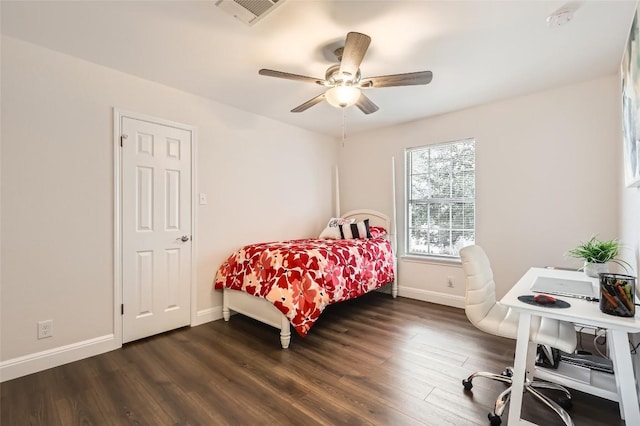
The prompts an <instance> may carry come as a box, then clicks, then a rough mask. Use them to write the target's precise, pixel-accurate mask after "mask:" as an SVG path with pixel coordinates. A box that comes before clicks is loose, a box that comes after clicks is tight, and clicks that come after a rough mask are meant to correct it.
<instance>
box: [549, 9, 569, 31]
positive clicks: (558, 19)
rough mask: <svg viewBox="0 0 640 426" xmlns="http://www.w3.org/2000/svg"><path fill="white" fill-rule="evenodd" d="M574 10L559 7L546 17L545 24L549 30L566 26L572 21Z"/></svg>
mask: <svg viewBox="0 0 640 426" xmlns="http://www.w3.org/2000/svg"><path fill="white" fill-rule="evenodd" d="M573 13H574V10H573V9H571V8H568V7H561V8H560V9H558V10H556V11H555V12H553V13H552V14H551V15H549V16H548V17H547V24H548V25H549V26H550V27H551V28H555V27H561V26H563V25H566V24H568V23H569V21H571V20H572V19H573Z"/></svg>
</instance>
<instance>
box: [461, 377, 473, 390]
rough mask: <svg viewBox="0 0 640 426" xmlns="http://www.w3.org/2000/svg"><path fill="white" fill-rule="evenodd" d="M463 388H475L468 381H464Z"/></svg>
mask: <svg viewBox="0 0 640 426" xmlns="http://www.w3.org/2000/svg"><path fill="white" fill-rule="evenodd" d="M462 386H464V390H471V388H472V387H473V383H471V382H470V381H469V380H467V379H462Z"/></svg>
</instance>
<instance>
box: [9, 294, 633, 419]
mask: <svg viewBox="0 0 640 426" xmlns="http://www.w3.org/2000/svg"><path fill="white" fill-rule="evenodd" d="M514 347H515V342H514V341H513V340H508V339H502V338H498V337H494V336H490V335H487V334H485V333H483V332H480V331H478V330H476V329H475V328H474V327H473V326H472V325H471V324H470V323H469V322H468V321H467V319H466V317H465V315H464V312H463V311H462V310H460V309H455V308H449V307H444V306H440V305H434V304H430V303H425V302H419V301H415V300H410V299H405V298H398V299H395V300H394V299H392V298H391V297H390V296H389V295H386V294H380V293H374V294H370V295H367V296H364V297H362V298H360V299H358V300H355V301H350V302H345V303H342V304H338V305H335V306H331V307H329V308H328V309H327V310H326V311H325V313H324V314H323V316H322V317H321V319H320V321H319V322H318V323H317V324H316V325H315V326H314V328H313V329H312V330H311V333H310V334H309V336H308V337H306V338H304V339H303V338H300V337H299V336H297V335H295V336H293V339H292V342H291V347H290V348H289V349H287V350H283V349H281V348H280V340H279V336H278V331H277V330H275V329H273V328H271V327H269V326H265V325H263V324H260V323H258V322H256V321H253V320H251V319H249V318H246V317H243V316H241V315H234V316H233V317H232V318H231V321H230V322H229V323H225V322H224V321H222V320H220V321H215V322H212V323H208V324H205V325H201V326H198V327H193V328H185V329H180V330H176V331H173V332H170V333H165V334H162V335H158V336H155V337H151V338H148V339H144V340H140V341H137V342H134V343H130V344H127V345H125V346H124V347H123V348H122V349H120V350H116V351H113V352H109V353H106V354H102V355H99V356H95V357H92V358H89V359H85V360H82V361H78V362H75V363H72V364H68V365H64V366H60V367H57V368H53V369H50V370H47V371H43V372H40V373H37V374H32V375H29V376H26V377H22V378H19V379H15V380H11V381H8V382H5V383H2V384H1V385H0V387H1V394H2V400H1V405H0V411H1V414H0V421H1V424H2V425H3V426H9V425H129V424H133V425H139V424H140V425H141V424H149V425H169V424H182V425H187V424H188V425H226V424H229V425H305V426H306V425H315V424H317V425H320V424H323V425H327V424H336V425H358V424H375V425H438V426H443V425H453V426H461V425H488V424H489V422H488V420H487V413H488V412H489V411H490V409H491V407H492V405H493V401H494V398H495V396H496V395H497V394H498V393H499V392H500V391H501V390H503V389H504V385H503V384H501V383H496V382H493V381H489V380H483V379H477V380H476V381H474V388H473V392H472V393H470V392H465V391H464V390H463V388H462V385H461V380H462V379H463V378H465V377H466V376H468V375H469V374H470V373H472V372H473V371H477V370H488V371H494V372H500V371H502V370H503V369H504V367H505V366H506V365H510V364H511V362H512V358H513V351H514ZM573 395H574V406H573V409H572V410H571V413H572V417H573V420H574V422H575V424H576V426H589V425H607V426H612V425H613V426H621V425H624V421H622V420H620V414H619V411H618V405H617V404H616V403H613V402H610V401H607V400H603V399H600V398H596V397H593V396H590V395H587V394H584V393H580V392H575V391H574V392H573ZM523 416H524V417H525V418H527V419H528V420H530V421H534V422H536V423H538V424H539V425H541V426H553V425H562V424H563V423H562V422H561V421H560V419H559V418H557V417H556V416H555V414H554V413H552V412H551V411H550V410H548V409H547V408H545V407H543V406H541V405H540V404H539V403H537V402H536V401H534V400H532V399H530V397H527V396H525V405H524V408H523ZM506 423H507V422H506V416H504V422H503V424H506Z"/></svg>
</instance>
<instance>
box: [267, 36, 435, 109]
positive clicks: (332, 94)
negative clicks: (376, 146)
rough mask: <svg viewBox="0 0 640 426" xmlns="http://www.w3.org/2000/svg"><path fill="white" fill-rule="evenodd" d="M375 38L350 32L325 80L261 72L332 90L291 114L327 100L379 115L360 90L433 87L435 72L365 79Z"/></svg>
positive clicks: (285, 73)
mask: <svg viewBox="0 0 640 426" xmlns="http://www.w3.org/2000/svg"><path fill="white" fill-rule="evenodd" d="M370 43H371V37H369V36H368V35H366V34H361V33H356V32H350V33H348V34H347V39H346V41H345V44H344V47H341V48H338V49H336V51H335V54H336V56H337V57H338V60H339V61H340V63H338V64H335V65H332V66H330V67H329V68H328V69H327V71H326V73H325V77H324V79H321V78H314V77H307V76H304V75H298V74H291V73H288V72H282V71H275V70H270V69H265V68H263V69H261V70H260V71H258V74H260V75H266V76H269V77H278V78H285V79H288V80H296V81H304V82H308V83H316V84H319V85H321V86H325V87H328V89H327V90H326V91H325V92H324V93H322V94H320V95H318V96H316V97H315V98H312V99H309V100H308V101H307V102H305V103H303V104H302V105H298V106H297V107H295V108H294V109H292V110H291V112H302V111H306V110H307V109H309V108H311V107H312V106H314V105H317V104H319V103H320V102H322V101H324V100H326V101H327V102H328V103H329V104H330V105H332V106H334V107H336V108H345V107H348V106H351V105H355V106H357V107H358V108H359V109H360V111H362V112H364V113H365V114H371V113H373V112H376V111H377V110H378V109H379V108H378V106H377V105H376V104H374V103H373V102H372V101H371V99H369V98H368V97H367V96H366V95H365V94H364V93H362V91H361V90H360V89H373V88H377V87H392V86H413V85H419V84H429V83H430V82H431V79H432V78H433V73H432V72H431V71H418V72H411V73H405V74H393V75H383V76H379V77H366V78H362V77H361V75H360V63H361V62H362V59H363V58H364V55H365V53H366V52H367V49H368V48H369V44H370Z"/></svg>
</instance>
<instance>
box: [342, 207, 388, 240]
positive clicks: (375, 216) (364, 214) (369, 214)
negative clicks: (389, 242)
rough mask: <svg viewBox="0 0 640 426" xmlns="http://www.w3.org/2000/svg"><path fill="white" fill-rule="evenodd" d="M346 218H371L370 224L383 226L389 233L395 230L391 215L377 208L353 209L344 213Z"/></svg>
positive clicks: (359, 219)
mask: <svg viewBox="0 0 640 426" xmlns="http://www.w3.org/2000/svg"><path fill="white" fill-rule="evenodd" d="M342 217H343V218H345V219H355V220H358V221H361V220H364V219H369V226H382V227H383V228H384V229H386V230H387V232H388V233H389V234H391V233H392V232H393V229H391V220H390V219H389V216H387V215H386V214H384V213H380V212H379V211H375V210H366V209H362V210H351V211H350V212H347V213H345V214H343V215H342Z"/></svg>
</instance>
